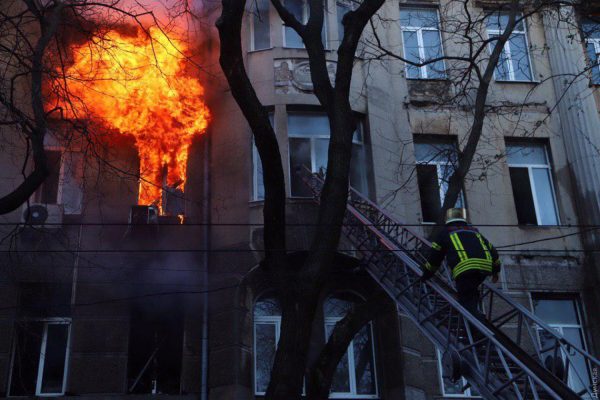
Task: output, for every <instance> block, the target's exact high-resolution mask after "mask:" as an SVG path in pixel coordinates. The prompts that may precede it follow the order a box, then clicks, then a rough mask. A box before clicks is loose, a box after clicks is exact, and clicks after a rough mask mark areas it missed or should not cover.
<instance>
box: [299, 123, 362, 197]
mask: <svg viewBox="0 0 600 400" xmlns="http://www.w3.org/2000/svg"><path fill="white" fill-rule="evenodd" d="M288 137H289V141H290V142H289V152H290V180H291V193H292V196H301V197H312V193H311V191H310V189H308V188H307V187H306V185H305V184H304V182H303V181H302V178H301V176H300V175H299V173H298V172H299V169H300V168H303V167H306V168H308V169H310V170H311V171H312V172H319V171H323V172H325V171H326V169H327V158H328V150H329V119H328V118H327V116H326V115H325V114H321V113H299V112H294V113H289V114H288ZM350 185H351V186H352V187H353V188H354V189H356V190H358V191H359V192H361V193H363V194H367V193H368V184H367V162H366V154H365V146H364V128H363V124H362V123H361V122H359V123H358V124H357V129H356V132H355V133H354V136H353V139H352V161H351V164H350Z"/></svg>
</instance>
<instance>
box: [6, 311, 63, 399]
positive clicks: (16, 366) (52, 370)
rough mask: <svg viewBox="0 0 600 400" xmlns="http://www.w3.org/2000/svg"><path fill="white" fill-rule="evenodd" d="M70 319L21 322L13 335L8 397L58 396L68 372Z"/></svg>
mask: <svg viewBox="0 0 600 400" xmlns="http://www.w3.org/2000/svg"><path fill="white" fill-rule="evenodd" d="M70 331H71V321H70V319H63V318H50V319H46V320H30V321H21V322H19V323H18V324H17V326H16V329H15V335H14V345H13V354H12V366H11V372H10V384H9V392H8V395H9V396H33V395H36V396H61V395H63V394H64V393H65V384H66V378H67V371H68V358H69V336H70Z"/></svg>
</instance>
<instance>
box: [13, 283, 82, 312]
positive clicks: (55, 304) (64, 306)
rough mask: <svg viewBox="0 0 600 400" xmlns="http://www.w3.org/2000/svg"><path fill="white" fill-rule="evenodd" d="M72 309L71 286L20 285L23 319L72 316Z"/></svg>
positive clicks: (46, 284) (53, 284)
mask: <svg viewBox="0 0 600 400" xmlns="http://www.w3.org/2000/svg"><path fill="white" fill-rule="evenodd" d="M70 309H71V285H70V284H67V283H50V282H44V283H38V282H31V283H30V282H23V283H21V284H20V285H19V314H20V315H21V316H22V317H29V318H31V317H34V318H48V317H66V316H70Z"/></svg>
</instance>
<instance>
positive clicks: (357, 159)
mask: <svg viewBox="0 0 600 400" xmlns="http://www.w3.org/2000/svg"><path fill="white" fill-rule="evenodd" d="M366 165H367V163H366V162H365V152H364V149H363V146H361V145H359V144H353V145H352V163H351V164H350V185H351V186H352V187H353V188H354V189H356V190H358V191H359V192H360V193H363V194H367V191H368V190H367V171H366Z"/></svg>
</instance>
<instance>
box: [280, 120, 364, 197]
mask: <svg viewBox="0 0 600 400" xmlns="http://www.w3.org/2000/svg"><path fill="white" fill-rule="evenodd" d="M290 114H296V115H299V114H301V115H304V116H311V115H314V116H323V114H324V113H316V112H302V111H298V112H294V111H291V112H288V113H287V116H288V117H289V115H290ZM357 131H358V132H359V134H358V135H356V134H355V135H353V136H352V144H353V145H354V144H356V145H359V146H361V148H362V150H363V151H364V150H365V148H364V146H365V138H364V135H365V132H364V125H363V122H362V121H358V128H357ZM290 139H304V140H309V141H310V171H311V172H312V173H317V172H319V171H318V170H317V161H316V158H317V157H316V153H315V142H316V140H317V139H326V140H327V146H328V147H327V149H329V141H330V139H331V134H329V133H328V134H316V135H310V136H308V135H294V134H290V133H289V129H288V160H290V159H291V151H292V150H291V148H290V146H289V142H290ZM293 173H294V171H292V170H291V166H290V163H289V162H288V176H289V177H290V185H289V187H290V196H291V197H294V198H303V197H302V196H293V195H292V185H291V180H292V179H294V178H293V175H292V174H293ZM364 184H365V186H366V187H368V182H364Z"/></svg>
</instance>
